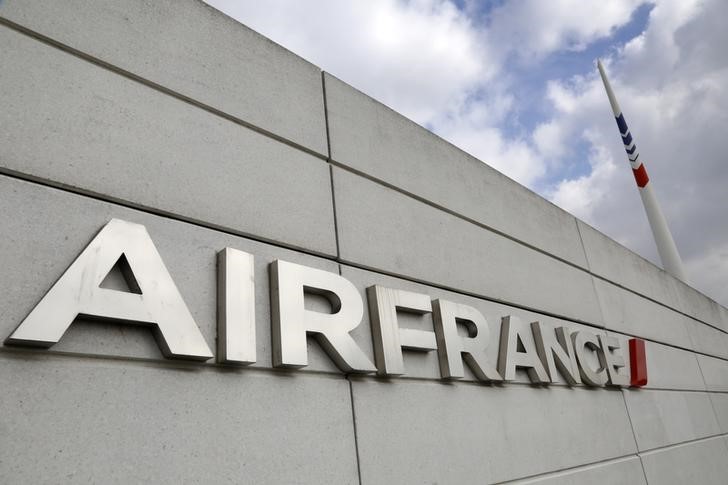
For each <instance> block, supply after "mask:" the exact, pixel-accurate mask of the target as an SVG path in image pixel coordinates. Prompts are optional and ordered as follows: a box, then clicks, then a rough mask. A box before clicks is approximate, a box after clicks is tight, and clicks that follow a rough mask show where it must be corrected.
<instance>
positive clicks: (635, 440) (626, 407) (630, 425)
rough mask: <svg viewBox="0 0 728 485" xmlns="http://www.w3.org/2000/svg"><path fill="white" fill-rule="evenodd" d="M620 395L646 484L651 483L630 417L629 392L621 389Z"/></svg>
mask: <svg viewBox="0 0 728 485" xmlns="http://www.w3.org/2000/svg"><path fill="white" fill-rule="evenodd" d="M619 393H620V394H622V402H623V403H624V412H625V413H627V419H628V420H629V428H630V429H631V430H632V438H633V439H634V447H635V450H636V451H637V458H639V460H640V468H642V475H643V476H644V477H645V483H649V480H647V472H646V471H645V464H644V463H642V453H641V452H640V446H639V444H638V443H637V434H636V433H635V432H634V424H633V423H632V416H630V415H629V406H627V391H625V390H624V389H620V390H619Z"/></svg>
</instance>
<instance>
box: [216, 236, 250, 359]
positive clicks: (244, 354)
mask: <svg viewBox="0 0 728 485" xmlns="http://www.w3.org/2000/svg"><path fill="white" fill-rule="evenodd" d="M254 262H255V261H254V258H253V255H252V254H248V253H245V252H243V251H238V250H237V249H233V248H225V249H223V250H222V251H220V252H219V253H218V255H217V361H218V362H221V363H226V364H240V365H247V364H253V363H255V358H256V356H255V269H254Z"/></svg>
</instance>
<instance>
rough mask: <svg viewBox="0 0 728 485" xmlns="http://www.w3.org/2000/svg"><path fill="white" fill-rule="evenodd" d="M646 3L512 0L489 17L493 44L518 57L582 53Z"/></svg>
mask: <svg viewBox="0 0 728 485" xmlns="http://www.w3.org/2000/svg"><path fill="white" fill-rule="evenodd" d="M643 3H645V0H623V1H601V0H594V1H584V0H549V1H543V0H512V1H508V2H505V3H504V4H503V5H501V6H500V7H498V8H496V9H495V10H494V11H493V13H492V15H491V16H490V23H491V28H490V29H489V38H490V40H491V43H492V44H494V45H501V46H503V48H504V49H506V50H515V51H516V52H517V53H518V54H519V55H520V56H521V57H523V58H525V59H530V58H533V57H543V56H544V55H546V54H549V53H551V52H554V51H559V50H582V49H584V48H585V47H586V45H587V44H589V43H591V42H593V41H595V40H597V39H601V38H604V37H608V36H609V35H610V34H611V33H612V32H614V30H615V29H616V28H618V27H619V26H621V25H624V24H626V23H627V22H628V21H629V20H630V17H631V16H632V13H633V12H634V10H635V9H636V8H637V7H638V6H639V5H640V4H643Z"/></svg>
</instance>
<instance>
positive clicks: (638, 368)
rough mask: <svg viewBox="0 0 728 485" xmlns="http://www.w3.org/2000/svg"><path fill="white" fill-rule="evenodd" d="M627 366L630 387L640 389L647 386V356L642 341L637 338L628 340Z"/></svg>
mask: <svg viewBox="0 0 728 485" xmlns="http://www.w3.org/2000/svg"><path fill="white" fill-rule="evenodd" d="M629 365H630V369H631V374H632V375H631V379H630V385H631V386H632V387H642V386H644V385H645V384H647V355H646V353H645V341H644V340H642V339H638V338H633V339H630V340H629Z"/></svg>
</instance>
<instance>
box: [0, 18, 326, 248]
mask: <svg viewBox="0 0 728 485" xmlns="http://www.w3.org/2000/svg"><path fill="white" fill-rule="evenodd" d="M0 43H2V45H3V46H4V48H3V49H2V51H0V63H2V65H3V66H4V67H3V75H2V77H0V103H1V104H2V107H3V109H2V110H0V123H2V125H3V127H4V129H3V130H2V133H0V166H1V167H2V169H4V170H10V171H13V172H18V173H22V174H25V175H27V176H30V177H34V178H39V179H43V180H49V181H52V182H53V183H55V184H62V185H67V186H71V187H75V188H78V189H79V190H83V191H88V192H93V193H95V194H100V196H101V197H104V198H109V199H112V200H121V201H124V202H126V203H130V204H133V205H135V206H142V207H149V208H153V209H155V210H158V211H162V212H165V213H171V214H174V215H176V216H179V217H182V218H185V219H191V220H195V221H201V222H203V223H205V224H208V225H211V226H216V227H223V228H226V229H227V230H230V231H234V232H238V233H243V234H251V235H255V236H256V237H258V238H262V239H266V240H271V241H276V242H280V243H284V244H287V245H291V246H294V247H300V248H306V249H308V250H310V251H315V252H319V253H323V254H335V253H336V243H335V235H334V221H333V209H332V202H331V188H330V176H329V169H328V166H327V165H326V163H324V162H323V161H321V160H319V159H317V158H315V157H313V156H311V155H308V154H305V153H303V152H301V151H300V150H296V149H294V148H291V147H289V146H286V145H283V144H281V143H278V142H276V141H274V140H272V139H270V138H268V137H265V136H263V135H260V134H258V133H255V132H253V131H251V130H248V129H247V128H244V127H242V126H240V125H237V124H235V123H232V122H230V121H227V120H225V119H223V118H220V117H218V116H214V115H212V114H210V113H208V112H206V111H203V110H201V109H199V108H196V107H194V106H191V105H189V104H186V103H181V102H179V101H178V100H176V99H174V98H172V97H170V96H166V95H161V94H160V93H159V92H157V91H154V90H153V89H150V88H148V87H146V86H144V85H141V84H139V83H136V82H133V81H130V80H128V79H125V78H123V77H120V76H118V75H116V74H114V73H112V72H109V71H107V70H105V69H102V68H99V67H97V66H94V65H92V64H89V63H88V62H86V61H83V60H81V59H78V58H77V57H74V56H71V55H69V54H66V53H63V52H61V51H59V50H58V49H55V48H53V47H50V46H47V45H44V44H41V43H39V42H37V41H35V40H33V39H31V38H29V37H27V36H24V35H22V34H19V33H17V32H15V31H13V30H10V29H8V28H7V27H4V26H1V25H0ZM19 120H20V121H19ZM211 186H212V187H214V190H210V187H211Z"/></svg>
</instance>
